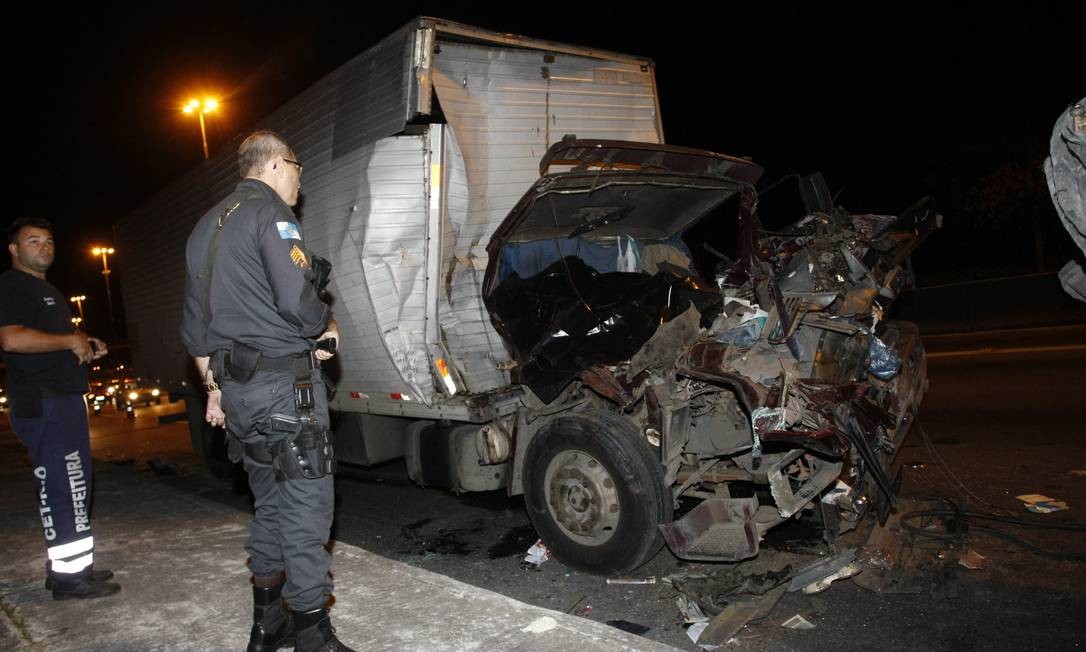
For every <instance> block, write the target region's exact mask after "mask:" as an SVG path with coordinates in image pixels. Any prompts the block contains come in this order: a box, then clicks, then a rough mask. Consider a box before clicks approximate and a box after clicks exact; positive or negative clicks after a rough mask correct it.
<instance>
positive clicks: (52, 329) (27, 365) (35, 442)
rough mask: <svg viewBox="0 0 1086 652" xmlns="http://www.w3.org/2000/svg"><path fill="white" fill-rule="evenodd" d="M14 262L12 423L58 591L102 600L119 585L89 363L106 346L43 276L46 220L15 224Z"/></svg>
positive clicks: (1, 285) (1, 293) (7, 291)
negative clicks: (97, 458)
mask: <svg viewBox="0 0 1086 652" xmlns="http://www.w3.org/2000/svg"><path fill="white" fill-rule="evenodd" d="M8 252H9V253H11V269H9V270H8V271H6V272H4V273H3V274H0V348H2V349H3V355H4V362H5V364H6V365H7V394H8V397H9V398H8V401H9V404H10V406H11V427H12V429H13V430H14V431H15V434H16V435H17V436H18V437H19V439H20V440H22V442H23V444H24V445H25V446H26V448H27V450H28V451H29V452H30V458H31V462H32V463H33V465H34V482H35V487H36V488H37V490H38V511H39V513H40V514H41V522H42V531H43V533H44V534H45V545H46V548H47V549H48V553H49V561H48V562H47V569H46V579H45V586H46V588H49V589H52V591H53V598H54V599H56V600H66V599H70V598H101V597H104V596H108V595H113V594H114V593H117V592H118V591H120V590H121V587H120V586H118V585H117V584H114V583H112V582H109V581H108V580H110V579H111V578H112V577H113V573H112V572H110V571H108V570H104V569H100V570H97V571H96V570H94V569H93V568H92V564H93V562H94V537H92V536H91V525H90V504H91V457H90V441H89V430H88V427H87V406H86V403H84V399H83V395H84V394H86V392H87V369H86V367H85V365H86V363H88V362H90V361H91V360H97V359H98V358H101V357H102V356H104V355H105V354H106V353H107V350H106V344H105V342H103V341H102V340H100V339H98V338H95V337H89V336H87V335H86V334H85V333H82V332H80V331H78V330H75V329H73V328H72V311H71V308H70V307H69V306H70V303H69V301H68V300H67V299H65V297H64V295H62V294H61V293H60V292H59V291H58V290H57V289H56V288H55V287H53V286H52V285H51V284H49V283H48V282H47V281H46V280H45V272H46V271H47V270H48V269H49V267H50V265H52V264H53V257H54V255H55V250H54V246H53V230H52V227H51V226H50V224H49V222H47V221H46V220H43V219H38V218H21V219H18V220H16V221H15V222H13V223H12V224H11V226H10V227H9V228H8Z"/></svg>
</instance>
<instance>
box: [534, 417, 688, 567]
mask: <svg viewBox="0 0 1086 652" xmlns="http://www.w3.org/2000/svg"><path fill="white" fill-rule="evenodd" d="M524 478H525V488H524V494H525V495H524V498H525V504H526V505H527V508H528V516H529V517H530V518H531V520H532V525H533V526H535V529H536V531H537V532H538V533H539V535H540V537H541V538H542V539H543V542H544V543H546V544H547V546H548V547H549V548H550V549H551V552H553V553H554V556H555V557H556V558H558V560H560V561H561V562H562V563H564V564H566V565H567V566H571V567H573V568H577V569H579V570H583V571H587V572H590V573H595V574H599V575H614V574H619V573H626V572H629V571H631V570H633V569H635V568H637V567H638V566H641V565H642V564H644V563H645V562H647V561H648V560H649V559H651V558H652V556H653V555H655V554H656V553H657V551H659V550H660V547H661V546H662V545H663V537H662V536H661V534H660V530H659V528H658V527H657V526H658V525H659V524H660V523H667V522H670V521H671V516H672V501H671V493H670V492H669V491H668V489H667V487H665V486H664V484H663V468H662V466H661V465H660V463H659V462H658V461H657V460H656V456H655V454H654V452H653V450H652V449H651V447H650V446H649V445H648V443H647V442H645V441H644V438H643V437H641V436H640V433H638V432H637V429H636V428H635V427H634V426H633V425H632V424H630V423H629V422H628V421H626V420H625V419H622V418H621V417H619V416H616V415H614V414H611V413H609V412H604V411H587V412H583V413H579V414H576V415H571V416H563V417H558V418H556V419H555V420H554V421H553V422H551V423H550V424H549V425H547V426H546V427H545V428H544V429H543V430H542V431H540V432H539V433H538V434H537V435H536V436H535V437H534V438H532V441H531V443H530V444H529V445H528V450H527V452H526V455H525V460H524Z"/></svg>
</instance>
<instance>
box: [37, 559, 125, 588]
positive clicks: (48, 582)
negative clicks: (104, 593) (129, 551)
mask: <svg viewBox="0 0 1086 652" xmlns="http://www.w3.org/2000/svg"><path fill="white" fill-rule="evenodd" d="M90 579H91V581H93V582H108V581H109V580H111V579H113V571H111V570H106V569H104V568H103V569H102V570H91V574H90ZM56 581H57V576H56V573H54V572H53V571H52V569H50V568H49V564H48V563H46V564H45V588H46V589H47V590H49V591H52V590H53V584H55V583H56Z"/></svg>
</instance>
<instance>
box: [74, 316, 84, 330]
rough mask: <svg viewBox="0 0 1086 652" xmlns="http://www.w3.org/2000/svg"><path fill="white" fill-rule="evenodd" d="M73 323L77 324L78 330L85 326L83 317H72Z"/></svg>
mask: <svg viewBox="0 0 1086 652" xmlns="http://www.w3.org/2000/svg"><path fill="white" fill-rule="evenodd" d="M72 323H73V324H75V327H76V329H77V330H78V329H79V328H80V326H81V325H82V324H83V318H82V317H72Z"/></svg>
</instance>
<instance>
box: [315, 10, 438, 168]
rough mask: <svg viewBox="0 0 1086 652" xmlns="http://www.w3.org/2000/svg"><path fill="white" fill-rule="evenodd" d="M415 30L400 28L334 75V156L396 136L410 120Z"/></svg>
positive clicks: (409, 27) (414, 25) (410, 26)
mask: <svg viewBox="0 0 1086 652" xmlns="http://www.w3.org/2000/svg"><path fill="white" fill-rule="evenodd" d="M416 31H417V25H416V24H411V25H408V26H406V27H404V28H402V29H400V30H399V31H397V32H395V33H394V34H392V35H391V36H389V37H387V38H386V39H384V40H383V41H381V42H380V43H378V44H377V45H375V46H373V47H372V48H370V49H369V50H366V52H365V53H363V54H362V55H360V56H358V57H356V58H354V59H353V60H351V61H350V62H348V63H347V64H345V65H344V66H342V67H341V68H339V69H338V71H337V72H336V74H338V75H339V80H338V94H337V102H336V116H335V123H336V130H335V136H334V141H333V142H334V144H333V149H332V155H333V156H334V157H339V156H343V155H344V154H346V153H348V152H351V151H352V150H354V149H357V148H358V147H359V146H361V145H363V144H365V143H370V142H373V141H374V140H376V139H378V138H382V137H384V136H389V135H392V134H395V133H399V132H400V131H402V130H403V127H404V124H406V123H407V121H408V120H409V119H410V118H411V117H412V114H413V113H414V110H413V107H412V106H411V104H412V101H411V98H412V96H413V95H417V94H416V93H412V85H413V84H414V81H415V76H414V73H413V68H412V51H413V47H414V42H415V36H416Z"/></svg>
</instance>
